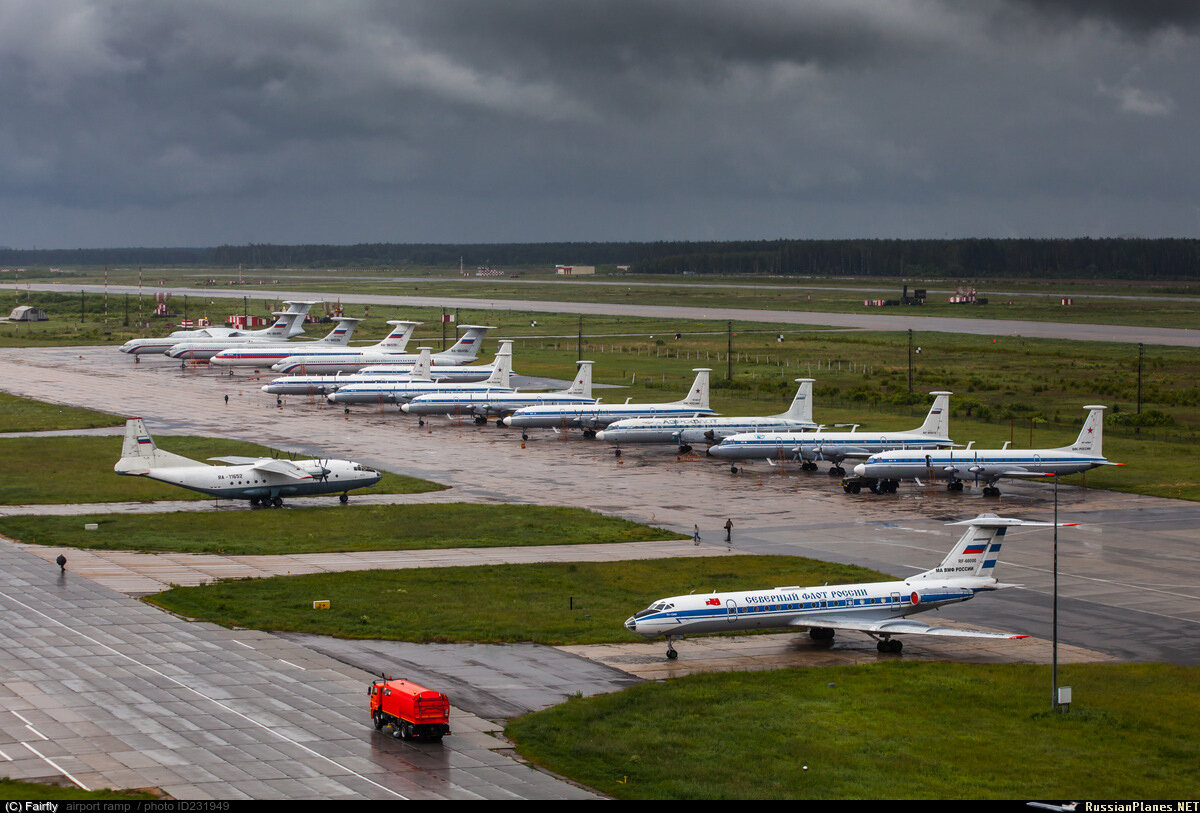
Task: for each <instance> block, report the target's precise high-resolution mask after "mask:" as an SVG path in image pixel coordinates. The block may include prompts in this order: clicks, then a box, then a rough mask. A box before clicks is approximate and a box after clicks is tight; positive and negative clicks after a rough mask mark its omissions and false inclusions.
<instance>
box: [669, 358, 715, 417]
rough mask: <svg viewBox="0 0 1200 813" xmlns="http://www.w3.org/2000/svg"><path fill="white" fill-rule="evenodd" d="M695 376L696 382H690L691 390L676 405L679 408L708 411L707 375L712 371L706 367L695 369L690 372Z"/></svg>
mask: <svg viewBox="0 0 1200 813" xmlns="http://www.w3.org/2000/svg"><path fill="white" fill-rule="evenodd" d="M692 372H694V373H695V374H696V380H695V381H693V382H692V388H691V390H689V391H688V394H687V396H686V397H685V398H684V399H683V400H682V401H678V402H677V403H678V404H680V405H681V406H686V407H693V408H694V409H697V410H707V409H708V374H709V373H711V372H712V370H711V369H710V368H708V367H696V368H694V369H693V370H692Z"/></svg>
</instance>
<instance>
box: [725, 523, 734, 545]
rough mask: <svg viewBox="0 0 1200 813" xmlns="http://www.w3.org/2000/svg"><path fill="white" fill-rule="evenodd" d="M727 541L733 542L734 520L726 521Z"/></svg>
mask: <svg viewBox="0 0 1200 813" xmlns="http://www.w3.org/2000/svg"><path fill="white" fill-rule="evenodd" d="M725 541H726V542H732V541H733V520H732V519H726V520H725Z"/></svg>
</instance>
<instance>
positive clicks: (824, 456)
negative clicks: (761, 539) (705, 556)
mask: <svg viewBox="0 0 1200 813" xmlns="http://www.w3.org/2000/svg"><path fill="white" fill-rule="evenodd" d="M952 445H953V441H951V440H950V438H946V437H934V436H932V435H922V434H917V433H912V432H756V433H747V434H743V435H731V436H730V437H727V438H725V440H723V441H721V442H720V443H719V444H717V445H716V446H713V447H711V448H710V449H709V450H708V454H710V455H712V456H713V457H720V458H724V459H726V460H766V459H784V460H797V459H803V460H807V461H810V462H811V461H816V460H832V461H835V462H836V461H840V460H844V459H845V458H846V457H848V456H856V455H862V456H865V455H869V454H874V453H876V452H883V451H887V450H890V449H939V448H945V447H947V446H952Z"/></svg>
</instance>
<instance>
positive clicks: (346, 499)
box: [338, 494, 350, 505]
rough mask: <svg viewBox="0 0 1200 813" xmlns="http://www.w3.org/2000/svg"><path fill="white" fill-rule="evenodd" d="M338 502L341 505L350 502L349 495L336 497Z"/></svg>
mask: <svg viewBox="0 0 1200 813" xmlns="http://www.w3.org/2000/svg"><path fill="white" fill-rule="evenodd" d="M338 502H340V503H341V504H342V505H345V504H346V503H348V502H350V495H349V494H343V495H341V496H340V497H338Z"/></svg>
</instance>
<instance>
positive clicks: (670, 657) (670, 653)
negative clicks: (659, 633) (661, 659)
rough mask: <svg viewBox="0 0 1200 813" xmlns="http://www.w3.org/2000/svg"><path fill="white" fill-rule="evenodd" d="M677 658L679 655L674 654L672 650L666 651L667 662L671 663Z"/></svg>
mask: <svg viewBox="0 0 1200 813" xmlns="http://www.w3.org/2000/svg"><path fill="white" fill-rule="evenodd" d="M678 657H679V653H678V652H676V651H675V650H674V649H668V650H667V660H670V661H673V660H675V659H676V658H678Z"/></svg>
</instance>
